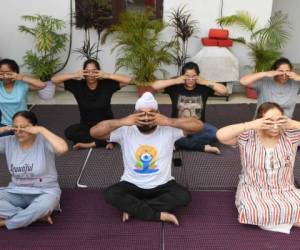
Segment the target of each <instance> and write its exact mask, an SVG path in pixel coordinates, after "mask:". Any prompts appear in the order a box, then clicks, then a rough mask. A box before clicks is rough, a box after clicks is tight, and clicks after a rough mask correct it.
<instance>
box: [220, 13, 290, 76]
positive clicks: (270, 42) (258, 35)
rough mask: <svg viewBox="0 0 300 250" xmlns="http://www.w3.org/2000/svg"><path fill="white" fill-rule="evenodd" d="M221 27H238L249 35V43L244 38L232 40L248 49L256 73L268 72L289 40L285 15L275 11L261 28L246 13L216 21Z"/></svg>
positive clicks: (288, 27)
mask: <svg viewBox="0 0 300 250" xmlns="http://www.w3.org/2000/svg"><path fill="white" fill-rule="evenodd" d="M217 22H218V23H219V24H221V25H227V26H231V25H238V26H240V27H241V28H242V29H244V30H245V31H248V32H249V33H250V41H246V40H245V39H244V38H241V37H240V38H235V39H234V38H233V40H234V41H237V42H241V43H243V44H245V45H246V46H247V47H248V48H249V49H250V53H249V55H250V58H251V59H252V60H253V62H254V66H253V68H254V70H255V71H256V72H259V71H266V70H269V69H270V67H271V65H272V63H273V62H274V61H275V60H276V59H277V58H278V57H280V55H281V49H282V48H283V46H284V44H285V43H286V42H287V40H288V38H289V35H290V33H289V31H290V29H291V26H290V24H289V22H288V19H287V15H286V14H283V13H282V12H281V11H277V12H275V13H274V15H273V16H271V17H270V19H269V21H268V24H267V25H266V26H265V27H263V28H258V27H257V19H256V18H254V17H251V15H250V14H249V13H248V12H245V11H239V12H237V13H236V14H235V15H232V16H227V17H222V18H219V19H217Z"/></svg>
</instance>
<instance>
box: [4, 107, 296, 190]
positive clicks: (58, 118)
mask: <svg viewBox="0 0 300 250" xmlns="http://www.w3.org/2000/svg"><path fill="white" fill-rule="evenodd" d="M255 106H256V105H255V104H226V105H217V104H216V105H208V106H207V121H208V122H210V123H212V124H214V125H216V126H217V127H222V126H225V125H228V124H232V123H237V122H243V121H248V120H251V119H252V118H253V114H254V111H255ZM112 107H113V112H114V114H115V117H116V118H120V117H124V116H126V115H128V114H130V113H131V112H132V111H133V109H134V106H133V105H113V106H112ZM160 109H161V112H162V113H164V114H165V115H170V112H171V106H170V105H160ZM33 111H34V112H35V113H36V114H37V116H38V118H39V121H40V124H41V125H44V126H46V127H47V128H49V129H50V130H52V131H54V132H55V133H57V134H59V135H61V136H63V131H64V129H65V127H67V126H69V125H70V124H73V123H76V122H78V121H79V114H78V110H77V106H76V105H37V106H34V107H33ZM295 117H296V119H299V120H300V105H299V104H298V105H297V106H296V110H295ZM220 149H221V151H222V154H221V155H213V154H207V153H202V152H191V151H182V160H183V167H182V168H173V174H174V176H175V177H176V178H177V180H178V182H179V183H181V184H183V185H185V186H189V187H190V189H191V190H203V189H206V190H228V189H234V188H235V187H236V185H237V182H238V175H239V173H240V171H241V165H240V156H239V153H238V150H237V149H234V148H231V147H228V146H220ZM85 156H86V152H85V153H82V151H79V152H78V154H77V152H73V151H71V152H69V153H68V155H66V156H63V157H61V158H57V167H58V171H59V174H60V183H61V185H62V187H73V186H74V184H75V182H76V177H77V176H76V174H77V173H78V172H79V169H80V168H81V166H82V164H83V162H84V158H85ZM299 157H300V156H297V157H296V164H295V179H296V180H297V181H300V166H299V165H300V158H299ZM4 165H6V163H5V162H3V161H1V166H3V167H4ZM3 167H1V171H2V172H0V174H1V176H3V178H2V177H1V178H0V181H1V182H2V183H3V182H7V180H8V175H7V173H6V172H7V171H6V167H5V170H3ZM5 171H6V172H5ZM122 171H123V167H122V157H121V153H120V151H119V148H118V147H117V148H115V149H114V150H113V151H107V150H105V149H96V151H95V152H93V153H92V155H91V158H90V159H89V161H88V164H87V167H86V171H85V172H84V174H83V176H82V179H81V183H86V184H87V185H89V186H91V187H106V186H108V185H111V184H113V183H115V182H116V181H118V180H119V179H120V176H121V174H122ZM3 179H4V180H3ZM1 182H0V183H1Z"/></svg>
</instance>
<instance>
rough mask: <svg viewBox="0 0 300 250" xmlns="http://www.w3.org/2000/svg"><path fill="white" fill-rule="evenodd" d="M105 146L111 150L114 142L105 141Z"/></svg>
mask: <svg viewBox="0 0 300 250" xmlns="http://www.w3.org/2000/svg"><path fill="white" fill-rule="evenodd" d="M105 148H106V149H108V150H112V149H113V148H114V144H113V143H107V144H106V147H105Z"/></svg>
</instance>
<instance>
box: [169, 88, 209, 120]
mask: <svg viewBox="0 0 300 250" xmlns="http://www.w3.org/2000/svg"><path fill="white" fill-rule="evenodd" d="M165 93H167V94H168V95H169V96H170V98H171V101H172V117H174V118H176V117H196V118H198V119H200V120H202V121H205V107H206V101H207V98H208V97H209V96H212V95H213V94H214V91H213V90H212V89H211V88H209V87H207V86H203V85H196V87H195V88H194V89H193V90H187V89H186V88H185V87H184V84H179V85H173V86H170V87H167V88H165Z"/></svg>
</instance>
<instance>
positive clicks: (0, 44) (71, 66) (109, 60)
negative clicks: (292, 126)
mask: <svg viewBox="0 0 300 250" xmlns="http://www.w3.org/2000/svg"><path fill="white" fill-rule="evenodd" d="M295 1H296V0H295ZM272 2H273V0H224V2H223V15H224V16H225V15H231V14H234V13H235V12H236V11H237V10H247V11H249V12H250V13H251V14H252V15H254V16H256V17H257V18H258V20H259V22H260V24H261V25H264V24H265V23H266V21H267V20H268V18H269V17H270V15H271V11H272ZM184 4H185V5H186V9H187V10H190V11H191V14H192V16H193V18H194V19H196V20H197V21H198V22H199V28H200V31H199V34H198V36H199V37H203V36H207V34H208V30H209V28H215V27H218V26H217V24H216V23H215V20H216V19H217V18H218V17H220V6H221V0H164V20H166V21H167V20H168V12H169V11H170V10H171V9H172V8H176V7H178V6H179V5H184ZM73 7H74V4H73ZM36 13H38V14H46V15H52V16H54V17H56V18H60V19H63V20H66V21H67V23H68V24H69V17H70V11H69V0H51V1H50V0H49V1H46V0H25V1H24V0H10V1H7V2H5V8H2V7H1V8H0V23H1V28H0V29H1V39H0V57H2V58H4V57H8V58H13V59H15V60H16V61H17V62H18V63H19V64H22V62H23V61H22V56H23V55H24V54H25V51H26V50H28V49H32V47H33V46H32V42H33V40H32V38H31V37H30V36H29V35H25V34H21V33H20V32H19V31H18V25H20V24H24V22H23V21H21V19H20V16H21V15H26V14H29V15H33V14H36ZM65 31H66V32H68V33H69V27H68V25H67V27H66V30H65ZM83 34H84V33H83V32H82V31H81V30H76V29H75V28H73V46H72V50H73V49H75V48H79V47H80V46H81V44H82V41H83ZM241 34H242V31H241V30H240V29H237V28H230V35H231V36H233V37H234V36H238V35H241ZM169 36H170V35H169V33H165V34H164V36H163V37H165V38H166V37H167V38H168V37H169ZM112 46H113V45H112V44H110V45H108V44H106V45H104V46H102V48H101V49H102V50H103V52H101V53H100V59H101V66H102V68H103V69H104V70H106V71H114V64H115V54H111V51H110V49H111V47H112ZM201 47H202V45H201V44H200V38H193V39H191V40H190V42H189V54H190V56H193V55H195V54H196V53H197V52H198V51H199V50H200V49H201ZM232 52H233V53H234V54H235V55H236V56H237V57H238V59H239V61H240V68H241V74H244V66H245V65H247V64H249V60H248V55H247V51H246V49H245V48H244V47H241V46H238V45H234V47H233V48H232ZM65 56H66V53H63V54H62V57H63V58H65ZM82 62H83V61H82V59H79V58H78V54H76V53H72V55H71V58H70V60H69V62H68V65H67V66H66V68H65V69H64V70H63V71H64V72H68V71H77V70H78V69H80V68H81V67H82ZM167 69H168V71H169V72H170V75H174V74H175V73H176V67H175V66H172V67H171V66H170V67H167ZM22 70H23V71H25V69H22Z"/></svg>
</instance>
